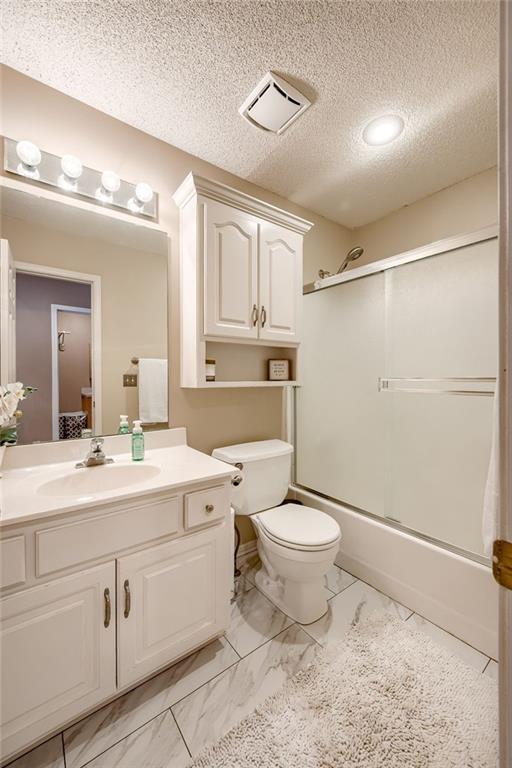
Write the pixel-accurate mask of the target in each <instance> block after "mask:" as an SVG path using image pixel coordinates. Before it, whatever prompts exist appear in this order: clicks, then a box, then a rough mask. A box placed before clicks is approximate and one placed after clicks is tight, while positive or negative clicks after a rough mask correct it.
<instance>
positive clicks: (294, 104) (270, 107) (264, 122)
mask: <svg viewBox="0 0 512 768" xmlns="http://www.w3.org/2000/svg"><path fill="white" fill-rule="evenodd" d="M310 105H311V102H310V101H308V99H306V97H305V96H303V95H302V93H300V92H299V91H298V90H297V89H296V88H294V87H293V86H292V85H290V84H289V83H287V82H286V80H283V78H282V77H278V76H277V75H274V74H273V72H267V74H266V75H265V77H264V78H263V80H261V81H260V82H259V83H258V85H257V86H256V88H255V89H254V90H253V91H252V92H251V93H250V95H249V96H248V97H247V98H246V100H245V101H244V103H243V104H242V106H241V107H240V109H239V110H238V111H239V112H240V114H241V115H242V117H245V119H246V120H247V121H248V122H249V123H252V125H256V126H257V127H258V128H263V130H264V131H271V132H272V133H277V134H281V133H283V132H284V131H286V129H287V128H288V127H289V126H290V125H291V124H292V123H293V121H294V120H296V119H297V118H298V117H299V115H301V114H302V113H303V112H305V110H306V109H307V108H308V107H309V106H310Z"/></svg>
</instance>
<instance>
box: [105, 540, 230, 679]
mask: <svg viewBox="0 0 512 768" xmlns="http://www.w3.org/2000/svg"><path fill="white" fill-rule="evenodd" d="M223 539H225V535H224V530H223V529H222V528H219V527H217V528H215V529H214V530H213V531H210V530H207V531H203V532H202V533H197V534H195V535H193V536H186V537H184V538H182V539H176V540H175V541H170V542H168V543H167V544H160V545H158V546H156V547H151V548H150V549H145V550H143V551H142V552H137V553H135V554H133V555H127V556H126V557H122V558H120V559H119V561H118V576H117V594H118V595H119V600H120V607H119V610H118V619H117V620H118V647H119V670H118V674H119V684H120V686H121V687H123V686H125V685H128V684H129V683H132V682H133V681H134V680H138V679H140V678H141V677H142V676H144V675H147V674H149V673H150V672H151V671H152V670H154V669H156V668H157V667H161V666H163V665H165V664H167V663H168V662H169V661H170V660H172V659H173V658H176V657H177V656H180V655H183V654H184V653H186V652H187V650H188V649H190V648H194V647H196V646H198V645H200V644H201V643H204V642H205V641H206V640H208V638H210V637H212V636H213V635H216V634H219V633H220V632H222V631H223V629H224V628H225V608H226V600H225V583H226V579H225V570H226V560H227V559H228V558H227V553H226V552H225V551H224V547H223Z"/></svg>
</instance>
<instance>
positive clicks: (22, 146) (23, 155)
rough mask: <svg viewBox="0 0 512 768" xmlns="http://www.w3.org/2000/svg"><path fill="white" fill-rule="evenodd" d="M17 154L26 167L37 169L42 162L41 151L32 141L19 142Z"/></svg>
mask: <svg viewBox="0 0 512 768" xmlns="http://www.w3.org/2000/svg"><path fill="white" fill-rule="evenodd" d="M16 154H17V155H18V157H19V159H20V160H21V162H22V163H23V164H24V165H27V166H28V167H29V168H35V166H36V165H39V163H40V162H41V151H40V149H39V147H38V146H36V145H35V144H34V143H33V142H32V141H18V143H17V144H16Z"/></svg>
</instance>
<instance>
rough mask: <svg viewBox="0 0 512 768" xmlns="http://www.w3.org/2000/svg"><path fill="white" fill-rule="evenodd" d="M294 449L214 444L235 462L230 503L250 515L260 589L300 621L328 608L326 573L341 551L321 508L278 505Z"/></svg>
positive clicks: (276, 443) (277, 444)
mask: <svg viewBox="0 0 512 768" xmlns="http://www.w3.org/2000/svg"><path fill="white" fill-rule="evenodd" d="M292 452H293V447H292V446H291V445H290V444H289V443H285V442H283V441H281V440H263V441H259V442H255V443H242V444H240V445H232V446H227V447H225V448H217V449H215V451H213V455H214V456H215V458H217V459H220V460H221V461H226V462H228V463H229V464H236V466H237V469H238V472H239V475H238V481H237V482H238V485H237V486H236V487H235V488H234V490H233V498H232V505H233V508H234V509H235V512H236V514H237V515H250V517H251V520H252V522H253V524H254V528H255V531H256V535H257V540H258V553H259V555H260V559H261V563H262V568H261V569H260V570H259V571H258V573H257V575H256V584H257V586H258V588H259V589H260V590H261V591H262V592H263V593H264V594H265V595H266V596H267V597H268V598H269V599H270V600H271V601H272V602H273V603H274V604H275V605H276V606H277V607H278V608H280V609H281V610H282V611H283V612H284V613H286V615H287V616H289V617H290V618H292V619H293V620H294V621H298V622H299V623H301V624H310V623H311V622H313V621H316V620H317V619H319V618H320V617H321V616H323V615H324V613H325V612H326V611H327V607H328V606H327V598H326V591H325V575H326V573H327V571H328V570H329V568H330V567H331V566H332V565H333V563H334V559H335V557H336V554H337V552H338V549H339V544H340V540H341V532H340V527H339V525H338V523H337V522H336V521H335V520H334V519H333V518H332V517H330V516H329V515H327V514H326V513H325V512H321V511H320V510H318V509H313V508H312V507H306V506H303V505H302V504H296V503H293V502H291V503H284V504H283V503H282V502H283V500H284V498H285V496H286V493H287V491H288V484H289V480H290V469H291V456H292Z"/></svg>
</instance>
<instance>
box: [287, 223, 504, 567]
mask: <svg viewBox="0 0 512 768" xmlns="http://www.w3.org/2000/svg"><path fill="white" fill-rule="evenodd" d="M497 238H498V225H497V224H494V225H492V226H488V227H483V228H482V229H479V230H476V231H475V232H468V233H466V234H463V235H456V236H453V237H447V238H444V239H443V240H436V241H435V242H433V243H428V244H427V245H423V246H420V247H419V248H414V249H413V250H410V251H404V252H403V253H399V254H397V255H396V256H389V257H388V258H385V259H379V261H374V262H371V263H370V264H366V265H364V266H362V267H357V268H353V269H348V270H347V271H346V272H344V273H342V274H341V275H332V277H328V278H324V279H323V280H321V286H320V287H318V288H315V284H314V283H309V284H307V285H305V286H304V289H303V295H307V294H309V293H318V292H319V291H324V290H327V289H329V288H332V287H334V286H337V285H340V284H341V283H348V282H351V281H352V280H360V279H362V278H365V277H368V276H370V275H375V274H377V273H380V272H386V271H387V270H388V269H394V268H395V267H400V266H402V265H404V264H409V263H410V262H414V261H419V260H420V259H427V258H430V257H431V256H439V255H442V254H444V253H449V252H450V251H454V250H458V249H459V248H464V247H466V246H469V245H476V244H477V243H482V242H485V241H488V240H495V239H497ZM458 381H460V379H459V380H458ZM478 381H482V379H480V378H478ZM296 393H297V389H296V388H293V395H292V398H290V399H288V400H287V401H286V405H287V424H286V429H285V433H286V437H287V439H288V440H289V441H290V442H291V443H292V444H293V446H294V453H293V466H292V483H293V485H294V486H295V487H296V488H299V489H300V490H303V491H308V492H310V493H314V494H316V495H317V496H319V497H320V498H322V499H326V500H327V501H332V502H334V503H336V504H340V505H342V506H343V507H346V508H347V509H350V510H352V511H354V512H358V513H359V514H361V515H364V516H365V517H367V518H370V519H372V520H375V521H377V522H379V523H382V524H383V525H386V526H388V527H389V528H393V529H395V530H397V531H401V532H402V533H406V534H409V535H412V536H416V537H417V538H419V539H421V540H422V541H425V542H428V543H429V544H433V545H435V546H437V547H441V548H443V549H446V550H448V551H449V552H451V553H453V554H456V555H460V556H462V557H466V558H468V559H470V560H473V561H475V562H477V563H481V564H483V565H487V566H489V565H490V560H489V558H487V557H485V556H483V555H479V554H477V553H476V552H470V551H468V550H466V549H463V548H461V547H457V546H456V545H455V544H450V543H449V542H446V541H442V540H441V539H437V538H434V537H432V536H429V535H428V534H425V533H421V532H420V531H417V530H416V529H415V528H410V527H408V526H406V525H404V524H403V523H400V522H398V521H395V520H391V519H389V518H387V517H383V516H381V515H378V514H376V513H375V512H371V511H370V510H366V509H361V508H360V507H355V506H353V505H351V504H347V503H346V502H345V501H343V499H337V498H334V497H332V496H329V495H328V494H324V493H321V492H320V491H318V490H316V489H315V488H309V487H308V486H305V485H302V484H301V483H299V482H298V481H297V459H296V457H297V448H298V446H297V429H296V425H297V394H296ZM448 394H451V393H450V392H448Z"/></svg>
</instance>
